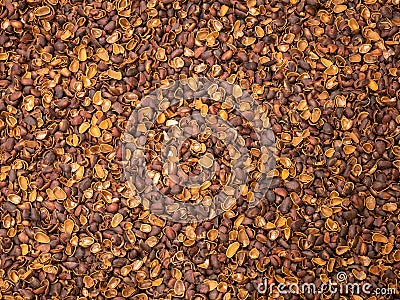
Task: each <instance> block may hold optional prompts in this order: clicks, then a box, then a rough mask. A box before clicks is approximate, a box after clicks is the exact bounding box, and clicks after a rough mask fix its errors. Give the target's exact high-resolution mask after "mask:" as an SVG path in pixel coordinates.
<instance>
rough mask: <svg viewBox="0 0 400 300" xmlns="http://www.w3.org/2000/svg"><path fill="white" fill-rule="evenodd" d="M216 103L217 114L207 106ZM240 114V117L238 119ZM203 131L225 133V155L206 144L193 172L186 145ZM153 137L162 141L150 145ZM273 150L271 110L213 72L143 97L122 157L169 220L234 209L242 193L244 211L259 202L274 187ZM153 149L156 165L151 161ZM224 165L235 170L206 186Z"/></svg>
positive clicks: (140, 190) (130, 175) (133, 180)
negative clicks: (187, 165) (185, 158)
mask: <svg viewBox="0 0 400 300" xmlns="http://www.w3.org/2000/svg"><path fill="white" fill-rule="evenodd" d="M214 103H218V108H217V109H216V110H215V111H214V113H212V112H211V111H209V108H210V107H212V106H213V104H214ZM228 112H229V115H228ZM234 116H236V117H240V121H239V122H238V119H237V118H236V121H235V122H233V121H232V120H231V117H232V119H233V118H235V117H234ZM170 117H176V119H173V118H170ZM160 129H161V132H160ZM244 132H245V133H244ZM200 135H202V136H203V137H204V135H206V136H209V137H211V138H213V140H219V141H220V142H221V143H222V145H221V147H224V153H225V154H224V155H225V156H223V157H222V158H221V157H220V156H219V155H218V153H217V154H216V152H215V150H216V149H203V151H202V152H201V151H200V153H196V155H197V158H196V160H198V162H197V163H198V165H199V166H200V169H201V172H200V173H199V174H196V175H193V174H191V175H190V176H188V174H187V172H186V173H185V172H183V171H182V170H180V168H181V163H182V161H181V158H180V153H181V152H182V151H181V150H182V145H183V144H184V143H185V141H188V140H196V139H197V138H198V137H199V136H200ZM156 139H157V141H155V140H156ZM154 143H158V145H157V146H155V148H154V149H149V147H150V146H149V145H154ZM203 144H204V143H203ZM199 147H200V146H199ZM203 148H204V147H203ZM157 151H158V153H157V154H158V155H155V153H156V152H157ZM196 151H197V150H196ZM214 152H215V153H214ZM227 154H229V155H228V156H227ZM274 154H275V136H274V133H273V131H272V129H271V126H270V123H269V118H268V111H267V110H266V109H265V108H264V107H262V106H260V105H258V104H257V103H256V101H254V99H253V98H252V96H251V95H250V94H249V93H247V92H246V91H244V90H242V89H241V88H240V87H239V86H237V85H231V84H229V83H228V82H225V81H221V80H216V79H213V78H188V79H184V80H179V81H174V82H171V83H169V84H166V85H164V86H161V87H159V88H157V89H155V90H154V91H153V92H152V93H150V94H149V95H147V96H146V97H144V99H142V101H141V103H140V105H139V106H138V107H136V108H135V109H134V111H133V112H132V114H131V116H130V118H129V120H128V124H127V130H126V132H125V135H124V139H123V159H122V160H123V168H124V176H125V179H126V180H127V182H128V184H129V185H130V186H131V187H132V189H133V191H134V193H135V195H136V196H137V197H139V198H140V200H141V202H142V204H143V205H144V207H145V208H147V209H149V210H150V211H151V212H152V213H154V214H155V215H157V216H159V217H162V218H164V219H168V220H172V221H175V222H181V223H187V222H191V221H194V220H195V221H203V220H206V219H211V218H213V217H215V216H218V215H220V214H222V213H223V212H224V211H227V210H232V209H233V210H234V209H235V207H236V205H237V201H239V200H240V201H241V202H240V205H241V209H242V210H243V209H248V208H250V207H254V206H255V205H257V204H258V203H259V202H260V201H261V200H262V198H263V197H264V195H265V193H266V192H267V190H268V188H269V186H270V182H271V180H272V178H271V176H269V172H270V171H272V170H273V169H274V168H275V156H274ZM155 156H158V157H157V159H159V161H157V168H156V170H154V169H151V168H149V167H148V166H149V164H151V162H152V161H154V160H156V158H155ZM149 160H150V162H149ZM228 160H229V161H228ZM222 164H224V166H223V168H224V169H227V168H229V170H230V172H229V173H228V174H227V178H226V182H225V181H224V182H223V184H221V188H220V190H218V191H217V192H215V190H214V191H213V192H214V194H211V192H208V191H207V189H208V188H209V187H210V185H211V183H212V182H216V181H217V180H216V177H218V176H220V172H221V166H222ZM218 178H219V177H218ZM219 182H221V181H219ZM199 191H200V192H201V193H203V194H204V195H205V196H204V197H203V196H199ZM176 194H179V195H183V196H179V195H178V196H179V197H177V196H176ZM186 198H187V199H186ZM188 199H189V201H187V200H188ZM193 199H194V201H191V200H193ZM183 200H186V201H183ZM243 205H245V207H244V206H243ZM238 206H239V205H238Z"/></svg>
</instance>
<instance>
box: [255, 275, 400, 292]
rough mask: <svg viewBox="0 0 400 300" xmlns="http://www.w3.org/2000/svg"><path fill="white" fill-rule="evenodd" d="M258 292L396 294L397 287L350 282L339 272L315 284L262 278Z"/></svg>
mask: <svg viewBox="0 0 400 300" xmlns="http://www.w3.org/2000/svg"><path fill="white" fill-rule="evenodd" d="M256 289H257V291H258V292H259V293H260V294H273V293H276V292H277V293H279V294H282V295H285V294H311V295H315V294H332V295H334V294H340V295H361V294H365V295H396V294H397V289H396V288H393V287H384V288H374V287H373V285H372V284H371V283H368V282H366V283H351V282H347V274H346V273H345V272H339V273H337V275H336V281H335V282H334V281H332V280H329V281H328V282H326V283H322V284H321V285H319V286H317V285H316V284H315V283H301V284H298V283H293V284H284V283H280V284H275V283H271V284H268V279H266V278H265V279H264V281H263V282H260V283H259V284H258V285H257V287H256Z"/></svg>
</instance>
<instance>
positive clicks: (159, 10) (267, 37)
mask: <svg viewBox="0 0 400 300" xmlns="http://www.w3.org/2000/svg"><path fill="white" fill-rule="evenodd" d="M399 5H400V1H399V0H363V1H360V0H347V1H345V0H279V1H277V0H269V1H266V0H248V1H238V0H216V1H201V0H182V1H179V0H150V1H143V0H130V1H129V0H118V1H107V0H103V1H92V0H88V1H79V0H78V1H76V0H70V1H65V0H46V1H40V0H22V1H12V0H0V218H1V219H0V299H6V300H11V299H21V300H22V299H63V300H64V299H80V300H82V299H106V298H110V299H117V300H120V299H135V300H147V299H196V300H199V299H206V300H208V299H210V300H214V299H220V300H230V299H269V298H272V299H339V298H340V297H342V298H341V299H353V300H363V299H369V300H375V299H381V298H380V297H382V296H379V295H372V294H371V295H363V294H360V295H339V294H329V293H324V294H319V295H315V294H314V295H312V294H307V293H305V294H300V295H297V294H295V295H293V294H280V293H279V291H277V290H276V288H275V289H274V290H273V293H271V294H262V293H260V292H259V291H257V286H258V284H259V283H262V282H264V279H265V278H266V279H267V281H268V282H269V283H270V284H272V283H274V284H275V285H278V284H280V283H283V284H286V285H289V284H291V283H303V282H307V283H310V282H312V283H315V284H316V285H317V286H318V285H322V284H323V283H326V282H328V281H329V280H332V281H334V280H335V276H336V274H337V273H338V272H345V273H346V274H347V276H348V278H347V280H348V282H351V283H359V284H363V283H369V284H371V285H372V286H373V288H374V289H375V288H389V287H390V288H395V289H397V288H398V287H397V283H398V281H399V278H400V250H398V249H399V248H400V226H399V218H400V207H399V205H400V203H399V199H400V183H399V182H400V112H399V110H400V92H399V90H400V82H399V75H400V70H399V67H400V60H399V55H400V33H399V26H400V7H399ZM197 77H208V78H214V79H218V80H223V81H226V82H228V83H230V84H233V85H234V86H235V89H240V90H243V91H247V92H248V93H250V94H251V96H252V97H253V99H254V100H255V101H257V103H259V104H260V105H263V106H264V107H265V108H266V111H267V113H268V119H269V123H270V125H271V128H272V130H273V132H274V134H275V138H276V149H277V151H276V153H275V155H276V168H275V169H274V171H273V172H272V174H270V175H271V176H272V180H271V186H270V188H269V189H268V190H267V191H265V197H264V199H263V201H261V202H260V203H259V204H258V205H257V206H255V207H253V208H251V209H248V210H243V209H241V207H240V203H236V204H233V205H229V206H228V208H229V209H227V210H226V211H225V212H224V213H223V214H221V215H218V216H216V217H215V218H212V219H210V220H206V221H204V222H195V221H193V222H189V223H186V224H184V223H178V222H172V221H167V220H164V219H163V218H161V217H159V216H158V215H157V214H155V213H153V212H152V211H149V210H148V209H147V208H146V207H145V206H143V203H142V201H141V199H140V198H139V197H138V196H137V192H136V191H135V189H134V188H133V187H132V185H129V184H128V183H127V181H126V180H125V178H124V176H123V165H122V163H121V161H122V158H123V156H124V153H123V147H122V144H123V142H124V141H123V139H124V132H125V130H126V125H127V122H128V120H129V117H130V115H131V113H132V111H133V110H134V109H135V108H136V107H137V106H138V105H139V104H140V103H141V101H142V99H143V98H144V97H145V96H146V95H148V94H150V93H151V91H153V90H154V89H156V88H158V87H160V86H162V85H164V84H166V83H169V82H171V81H174V80H185V79H187V78H197ZM195 103H197V104H198V106H197V108H198V109H199V111H200V112H202V110H203V111H206V112H207V113H209V114H219V115H220V116H221V117H222V118H225V117H227V116H226V115H225V113H222V115H221V110H216V109H213V108H212V103H209V102H207V101H202V102H201V103H200V102H195ZM158 121H159V124H162V123H164V122H166V119H164V118H163V117H162V116H161V117H160V119H158ZM232 122H233V121H232ZM237 122H239V123H240V122H241V121H240V120H238V119H237ZM239 123H238V124H236V125H240V124H239ZM157 124H158V123H156V124H155V125H157ZM166 125H167V124H166V123H165V126H166ZM156 142H157V140H153V141H152V140H151V139H150V141H149V147H150V148H151V147H155V149H158V150H157V151H158V152H160V151H159V150H160V148H157V147H158V146H157V145H155V144H154V143H156ZM216 143H217V141H211V142H207V140H201V139H200V140H196V139H193V140H192V141H188V142H187V144H186V145H185V147H184V149H186V150H185V151H188V150H189V151H191V152H187V153H190V156H189V154H185V153H181V154H182V156H183V160H184V161H186V166H182V167H183V170H185V168H186V169H187V171H188V172H187V173H188V174H189V175H190V173H194V174H197V173H198V171H196V167H195V166H191V165H190V163H191V162H192V161H191V160H190V157H191V156H192V155H194V156H193V157H194V159H197V158H198V157H196V152H207V153H211V152H210V151H211V150H207V146H208V148H209V149H212V155H213V156H215V155H219V154H218V153H225V150H224V149H222V148H220V147H219V146H216ZM203 145H204V146H203ZM204 147H206V149H204ZM150 148H149V149H150ZM218 149H221V151H219V150H218ZM157 151H154V153H153V154H157ZM185 151H183V152H185ZM254 151H257V150H254ZM216 152H217V154H216ZM255 153H256V152H255ZM185 155H186V156H187V157H186V156H185ZM148 158H149V161H148V164H149V165H150V166H151V165H152V164H153V165H156V164H157V163H155V161H156V158H155V157H153V156H150V155H149V156H148ZM228 158H229V157H225V158H224V159H226V160H227V161H228ZM177 159H179V158H177ZM193 162H194V161H193ZM195 162H196V163H199V162H198V161H197V160H196V161H195ZM200 164H202V165H203V166H204V167H207V166H208V165H209V161H207V159H204V160H203V161H200ZM224 170H225V169H224ZM229 172H230V171H229V170H228V169H226V170H225V171H224V172H220V173H219V174H217V175H218V178H216V179H215V180H217V179H218V181H219V185H221V187H222V186H223V184H224V182H225V181H226V179H225V176H227V174H229ZM219 185H217V186H218V188H220V187H219ZM207 188H209V186H206V187H205V189H207ZM177 192H181V191H177ZM248 192H251V187H249V190H248ZM188 198H191V197H188ZM188 200H189V199H188ZM192 200H193V199H192ZM398 292H400V291H398ZM396 297H398V295H397V296H396V295H390V296H385V299H398V298H396Z"/></svg>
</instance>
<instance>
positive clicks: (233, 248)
mask: <svg viewBox="0 0 400 300" xmlns="http://www.w3.org/2000/svg"><path fill="white" fill-rule="evenodd" d="M239 247H240V244H239V242H234V243H232V244H230V245H229V247H228V249H227V250H226V256H227V257H228V258H231V257H233V256H234V255H235V254H236V252H237V251H238V249H239Z"/></svg>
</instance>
